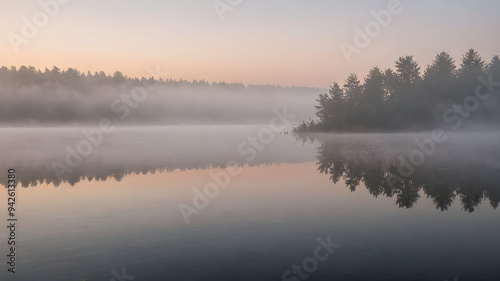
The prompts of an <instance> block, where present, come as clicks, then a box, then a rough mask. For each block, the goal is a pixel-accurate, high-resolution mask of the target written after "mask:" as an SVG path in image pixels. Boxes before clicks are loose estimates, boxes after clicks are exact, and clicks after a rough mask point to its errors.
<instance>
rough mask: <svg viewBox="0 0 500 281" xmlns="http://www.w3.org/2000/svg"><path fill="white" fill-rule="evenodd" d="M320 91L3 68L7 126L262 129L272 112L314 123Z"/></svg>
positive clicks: (0, 85)
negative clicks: (106, 121)
mask: <svg viewBox="0 0 500 281" xmlns="http://www.w3.org/2000/svg"><path fill="white" fill-rule="evenodd" d="M321 91H322V90H321V89H316V88H304V87H280V86H273V85H243V84H227V83H223V82H221V83H209V82H206V81H192V82H188V81H183V80H181V81H174V80H166V81H165V80H163V79H159V80H158V79H156V80H155V79H153V78H150V79H145V78H143V79H142V80H139V79H132V78H126V77H124V76H123V75H122V74H121V73H120V72H116V73H115V74H114V75H113V76H107V75H106V74H104V73H102V72H101V73H95V74H91V73H87V74H81V73H80V72H79V71H77V70H74V69H68V70H66V71H62V72H61V71H60V70H59V69H57V68H54V69H53V70H48V69H47V70H46V71H45V72H41V71H38V70H35V69H34V68H31V67H21V68H19V70H17V69H15V68H11V69H7V68H5V67H3V68H0V125H2V126H10V125H14V124H15V125H16V126H19V125H21V126H23V125H24V126H26V125H45V126H47V125H56V126H60V125H72V126H78V125H79V124H84V125H88V124H96V123H97V124H98V122H99V120H101V119H103V118H109V119H111V120H113V121H115V123H117V124H123V125H127V124H139V125H145V124H154V125H159V124H162V125H171V124H256V123H259V124H260V123H268V122H269V120H270V119H271V118H272V116H273V115H274V113H273V109H274V108H277V109H279V110H282V109H283V107H285V106H286V107H287V111H288V112H289V113H291V114H294V115H296V119H297V120H296V121H297V122H298V121H300V120H304V119H308V118H313V117H314V116H315V109H314V105H315V102H316V101H315V99H316V98H317V95H318V93H319V92H321Z"/></svg>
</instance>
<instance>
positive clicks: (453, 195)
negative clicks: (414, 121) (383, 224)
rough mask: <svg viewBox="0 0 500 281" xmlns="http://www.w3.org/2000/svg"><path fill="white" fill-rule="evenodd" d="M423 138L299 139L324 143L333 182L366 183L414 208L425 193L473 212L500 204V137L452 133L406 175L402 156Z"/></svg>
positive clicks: (325, 169)
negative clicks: (481, 207) (402, 171)
mask: <svg viewBox="0 0 500 281" xmlns="http://www.w3.org/2000/svg"><path fill="white" fill-rule="evenodd" d="M418 137H422V136H420V135H414V136H413V137H412V136H394V135H392V136H388V135H385V136H384V135H379V136H371V137H369V138H367V137H366V136H359V135H358V136H356V135H351V136H326V135H319V136H315V137H309V138H307V137H299V139H300V140H301V141H317V142H319V147H318V149H317V164H318V171H319V172H320V173H323V174H327V175H330V179H331V180H332V182H334V183H337V182H339V181H341V180H342V181H344V183H345V185H346V187H347V188H349V189H350V190H351V191H355V190H356V189H357V188H359V187H360V186H362V185H364V186H365V187H366V188H367V189H368V191H369V192H370V194H371V195H373V196H374V197H378V196H386V197H394V198H395V199H396V204H397V205H398V206H399V207H400V208H412V207H413V206H414V205H415V204H416V203H417V201H418V199H419V198H420V196H421V194H424V195H425V196H427V197H428V198H431V199H432V200H433V202H434V204H435V206H436V208H437V209H439V210H441V211H445V210H448V208H449V207H450V206H451V205H452V203H453V202H454V201H455V200H459V201H460V204H461V207H462V209H463V210H465V211H467V212H474V210H475V209H476V208H477V207H478V206H479V205H480V204H481V202H483V201H488V202H489V203H490V204H491V206H492V207H493V208H495V209H496V208H497V207H498V204H499V201H500V173H499V172H500V165H499V163H500V149H499V148H500V142H499V141H498V140H499V139H498V135H493V134H490V135H482V136H479V137H478V138H472V137H471V136H464V135H461V136H458V135H456V136H452V137H450V139H449V140H448V141H447V142H446V143H445V144H442V145H440V146H438V147H436V150H435V152H434V153H433V154H432V155H430V156H428V157H426V158H425V161H424V163H423V164H421V165H420V166H416V167H415V171H414V172H413V173H412V174H411V175H409V176H406V177H403V176H401V173H400V169H398V168H400V167H401V165H404V164H403V163H404V162H403V161H402V160H401V157H403V158H406V159H407V158H408V155H410V153H411V152H412V151H413V150H415V149H417V148H418V147H417V146H416V145H412V143H413V142H412V141H411V140H412V139H417V138H418ZM453 137H455V138H453ZM406 164H407V163H406ZM421 191H422V192H421Z"/></svg>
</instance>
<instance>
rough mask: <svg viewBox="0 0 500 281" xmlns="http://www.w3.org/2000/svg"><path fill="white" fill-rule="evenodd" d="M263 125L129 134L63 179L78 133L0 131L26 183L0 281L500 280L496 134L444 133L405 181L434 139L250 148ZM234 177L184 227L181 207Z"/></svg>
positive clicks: (6, 158) (320, 139)
mask: <svg viewBox="0 0 500 281" xmlns="http://www.w3.org/2000/svg"><path fill="white" fill-rule="evenodd" d="M261 128H262V126H200V127H198V126H187V127H145V128H140V127H135V128H134V127H129V128H120V129H118V130H117V131H115V132H113V133H111V134H108V135H105V136H104V139H103V143H102V144H100V145H98V146H97V147H94V148H93V151H92V153H91V154H90V155H89V156H87V157H84V159H83V161H82V163H81V164H80V165H78V166H77V167H76V168H74V169H73V168H72V171H71V172H65V173H63V174H62V175H61V177H60V178H58V176H57V175H56V173H55V172H54V169H53V167H52V165H53V163H54V162H59V163H61V164H65V161H66V160H65V158H66V157H67V154H68V152H67V146H69V147H70V148H72V147H73V148H74V147H76V146H77V144H78V143H79V142H80V141H81V140H84V139H85V138H84V136H83V135H82V133H81V129H75V128H72V129H70V128H57V129H56V128H53V129H46V128H45V129H40V128H38V129H34V128H31V129H28V128H25V129H7V128H3V129H0V131H1V139H0V149H1V152H2V159H1V165H2V171H3V172H2V173H3V174H2V175H1V176H0V178H1V180H2V184H4V183H5V182H6V176H7V173H6V171H7V169H8V168H15V169H16V170H17V175H18V177H19V179H20V181H21V183H20V184H19V186H18V194H17V200H18V202H17V207H18V210H17V215H18V218H19V222H18V230H17V241H18V242H17V243H18V247H17V256H18V263H17V268H16V269H17V273H16V274H15V275H13V274H9V273H7V266H6V263H5V262H2V263H1V264H0V270H1V271H0V280H113V278H114V279H115V280H120V278H118V277H121V278H122V280H131V276H135V278H134V279H133V280H294V281H297V280H304V279H306V278H307V280H440V281H441V280H445V279H448V280H453V279H454V278H455V277H457V278H458V280H500V269H499V266H498V265H499V264H500V255H499V253H500V243H499V237H500V224H499V223H500V212H499V211H498V210H497V207H498V203H499V200H500V173H499V171H500V149H499V148H500V135H499V134H495V133H486V134H477V133H476V134H456V135H450V136H449V138H448V140H447V141H446V142H445V143H443V144H438V145H436V148H435V151H434V152H433V153H432V154H431V155H430V156H427V155H426V157H425V159H424V161H423V163H422V164H421V165H418V166H415V171H414V172H413V173H412V174H411V175H409V176H407V177H398V176H399V174H398V173H399V171H398V168H399V167H400V166H401V162H400V161H401V160H400V159H401V158H400V156H401V157H403V158H406V159H408V156H409V155H410V153H412V152H413V151H414V150H415V149H417V148H418V147H417V146H416V145H415V143H414V141H415V139H420V140H424V139H426V138H428V137H429V134H425V133H422V134H406V135H401V134H399V135H389V134H386V135H383V134H380V135H376V134H373V135H316V136H311V137H310V138H302V139H301V138H298V137H294V136H292V135H289V134H284V133H281V134H275V135H274V138H273V140H272V141H271V142H270V143H267V144H261V145H262V146H264V148H263V149H261V150H258V149H255V150H254V152H250V151H252V146H251V145H249V144H248V143H247V144H242V143H243V142H245V141H248V137H249V136H257V135H258V133H259V131H260V130H261ZM238 148H240V149H238ZM242 151H243V152H244V153H241V152H242ZM254 153H255V154H254ZM253 155H254V156H255V157H250V156H253ZM249 159H250V161H249ZM231 160H233V161H236V162H237V163H238V164H240V165H239V166H231V167H227V166H226V163H228V161H231ZM233 163H234V162H233ZM229 168H231V169H236V168H239V169H241V172H240V173H238V174H237V175H234V176H230V177H229V183H228V184H227V186H226V187H224V188H221V189H220V191H219V192H218V194H217V195H216V196H212V197H213V198H207V199H206V200H202V201H203V202H202V203H203V204H205V205H206V207H204V208H203V209H201V210H199V209H197V211H198V212H197V213H196V214H192V215H190V216H189V222H190V223H189V224H186V221H185V219H184V218H183V216H182V214H181V211H180V209H179V206H180V204H185V206H191V207H193V208H194V205H193V199H194V198H196V197H195V194H196V192H195V191H194V189H197V190H200V191H201V192H203V188H204V187H205V186H206V185H207V184H209V183H214V182H216V181H215V180H214V177H213V175H214V174H215V175H221V173H226V172H227V171H228V170H227V169H229ZM5 193H6V192H3V193H2V196H1V198H3V199H2V200H1V201H2V202H3V203H2V204H3V207H2V211H1V212H2V214H3V216H2V217H5V218H6V217H7V214H6V207H7V205H6V195H5ZM198 199H199V198H198ZM207 202H208V203H207ZM0 233H5V229H2V230H0ZM0 239H1V237H0ZM328 239H330V240H331V241H333V243H336V245H337V247H335V249H334V250H333V252H328V250H327V249H325V248H321V249H320V251H319V253H320V254H321V256H322V257H325V258H324V260H317V259H316V260H315V261H311V258H309V257H314V256H315V255H314V253H315V250H316V249H317V247H318V246H319V245H321V243H319V242H318V241H319V240H322V241H327V240H328ZM2 240H4V241H2V243H1V244H0V249H1V250H0V252H1V253H2V256H3V257H5V254H4V253H6V250H7V244H6V243H5V242H6V241H5V239H2ZM3 259H5V258H3ZM304 261H306V262H305V264H304ZM298 266H300V267H301V268H300V269H298V270H297V267H298ZM304 267H305V268H306V269H307V270H306V269H305V268H304ZM294 268H295V269H294ZM287 271H288V272H287ZM123 273H126V275H122V274H123ZM117 276H118V277H117ZM125 277H127V278H129V279H126V278H125Z"/></svg>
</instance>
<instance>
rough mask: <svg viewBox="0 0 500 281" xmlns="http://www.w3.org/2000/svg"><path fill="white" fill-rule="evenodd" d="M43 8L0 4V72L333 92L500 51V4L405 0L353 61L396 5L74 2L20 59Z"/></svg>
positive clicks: (35, 3) (371, 0)
mask: <svg viewBox="0 0 500 281" xmlns="http://www.w3.org/2000/svg"><path fill="white" fill-rule="evenodd" d="M39 1H40V2H41V3H46V2H50V1H55V0H16V1H2V4H1V9H0V22H1V24H0V34H2V36H1V40H0V65H6V66H10V65H15V66H20V65H33V66H35V67H37V68H42V69H43V68H45V67H51V66H53V65H56V66H59V67H60V68H68V67H76V68H78V69H79V70H82V71H87V70H90V71H96V70H99V71H100V70H103V71H106V72H107V73H112V72H114V71H116V70H120V71H122V72H123V73H125V74H126V75H129V76H148V72H147V71H146V67H147V66H152V67H153V68H154V67H155V66H156V65H157V64H158V65H159V66H160V69H161V70H162V71H164V72H168V73H169V75H170V77H171V78H175V79H180V78H182V79H188V80H192V79H206V80H208V81H226V82H243V83H246V84H248V83H259V84H261V83H262V84H263V83H270V84H281V85H301V86H312V87H322V88H326V87H328V86H329V85H331V84H332V83H333V82H334V81H338V82H342V81H344V79H345V77H346V76H347V75H348V74H349V73H352V72H354V73H357V74H358V75H360V76H361V77H364V75H366V73H367V72H368V70H369V69H370V68H371V67H373V66H376V65H378V66H380V67H382V68H386V67H390V66H392V65H393V63H394V61H395V60H396V59H397V58H398V57H399V56H402V55H406V54H412V55H414V56H415V59H416V60H417V61H418V62H419V63H420V64H421V66H422V68H424V67H425V66H426V65H427V64H428V63H430V62H431V60H432V58H433V57H434V56H435V55H436V54H437V53H438V52H440V51H448V52H450V53H451V54H452V55H453V56H454V58H455V59H456V60H458V59H459V58H460V57H461V55H462V54H463V53H464V52H465V51H467V50H468V49H469V48H475V49H476V50H478V51H479V52H480V54H481V55H482V56H483V57H484V59H485V60H487V61H490V59H491V58H492V56H493V55H495V54H499V53H500V51H499V46H500V32H498V27H499V26H500V16H499V15H500V14H499V12H500V1H497V0H483V1H472V0H471V1H459V0H443V1H417V0H415V1H410V0H401V1H400V2H401V7H402V11H401V13H399V14H394V15H392V18H391V21H390V23H389V24H388V25H387V26H386V27H381V29H380V33H379V34H378V35H377V36H375V37H373V38H371V42H370V43H369V44H368V45H367V46H366V47H365V48H361V49H360V53H359V54H355V55H353V56H352V61H351V62H350V63H348V62H347V60H346V58H345V56H344V55H343V53H342V51H341V49H340V47H339V45H340V44H341V43H342V42H346V43H348V44H354V43H353V39H354V36H355V31H354V29H355V28H356V27H359V28H361V29H364V27H365V26H366V24H367V23H368V22H370V21H373V20H374V18H373V16H372V15H371V14H370V12H371V11H376V12H378V11H380V10H382V9H387V5H388V3H389V2H390V0H381V1H379V0H366V1H353V0H349V1H348V0H343V1H340V0H307V1H306V0H286V1H284V0H283V1H269V0H242V2H241V4H240V5H238V6H236V7H234V9H233V10H232V11H227V12H226V13H224V20H220V18H219V15H218V13H217V12H216V10H215V8H214V6H213V0H168V1H165V0H163V1H160V0H141V1H139V0H136V1H133V0H71V1H69V3H67V4H64V5H62V4H60V5H59V6H60V9H59V11H58V12H57V13H55V15H54V17H52V18H49V20H48V22H47V23H46V24H45V25H44V26H42V27H40V28H39V30H38V32H36V33H35V35H34V36H33V38H31V39H28V40H27V41H28V42H27V43H26V44H24V43H23V44H21V45H19V52H17V53H16V52H15V51H14V48H13V47H12V44H11V42H10V39H9V34H11V32H13V33H15V34H17V35H19V36H22V27H23V25H24V23H23V20H22V18H23V17H26V18H27V19H28V20H29V21H30V22H33V16H34V15H35V14H36V13H37V12H39V11H43V10H42V8H41V6H40V4H39ZM61 1H62V0H61ZM66 1H68V0H66ZM221 1H222V2H224V3H229V1H231V0H221ZM40 19H42V20H43V17H42V18H40Z"/></svg>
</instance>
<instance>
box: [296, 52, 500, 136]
mask: <svg viewBox="0 0 500 281" xmlns="http://www.w3.org/2000/svg"><path fill="white" fill-rule="evenodd" d="M491 81H493V82H496V84H498V82H500V59H499V58H498V56H494V57H493V58H492V59H491V62H490V63H486V62H485V61H484V60H483V59H482V58H481V56H480V55H479V53H478V52H477V51H475V50H474V49H470V50H469V51H468V52H467V53H465V54H464V55H463V57H462V59H461V63H460V67H459V68H457V66H456V65H455V61H454V60H453V58H452V57H451V55H450V54H449V53H446V52H441V53H439V54H438V55H436V57H435V58H434V61H433V62H432V64H431V65H429V66H428V67H427V68H426V69H425V70H424V72H423V75H422V74H421V68H420V66H419V65H418V63H417V62H416V61H415V60H414V58H413V56H403V57H400V58H399V59H398V60H397V61H396V62H395V68H394V70H393V69H392V68H389V69H386V70H382V69H380V68H379V67H374V68H372V69H371V70H370V71H369V72H368V75H367V76H366V78H365V79H364V83H362V82H361V81H360V80H359V78H358V76H357V75H356V74H351V75H349V77H347V79H346V80H345V83H344V84H343V85H340V84H339V83H334V84H333V86H331V87H330V89H329V92H328V93H324V94H320V95H319V97H318V99H317V102H318V104H317V106H316V110H317V112H316V116H317V119H316V120H309V121H303V122H301V123H299V124H298V125H297V126H296V127H295V129H294V130H295V131H296V132H328V131H330V132H374V131H393V132H396V131H424V130H429V129H434V128H436V127H437V126H441V125H442V124H443V123H449V124H452V125H455V123H454V122H458V121H456V120H457V118H460V117H462V118H469V115H470V116H471V117H470V118H471V119H472V120H473V123H480V124H484V125H487V126H491V125H498V124H500V122H498V121H499V120H500V98H499V97H498V93H499V87H496V88H494V87H493V86H492V84H495V83H491ZM480 85H481V86H480ZM497 86H498V85H497ZM478 89H479V90H478ZM477 91H479V93H480V95H482V96H481V97H483V96H486V95H487V94H488V91H490V92H492V93H491V95H489V96H488V98H487V99H486V98H485V99H484V100H478V99H477V98H475V96H476V95H477ZM474 102H479V103H480V104H479V105H477V104H474ZM464 107H469V108H470V107H478V108H474V110H473V112H467V111H466V110H465V109H463V108H464ZM450 108H451V109H453V112H449V109H450ZM459 110H463V111H464V113H461V112H457V111H459ZM447 111H448V112H447Z"/></svg>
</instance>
